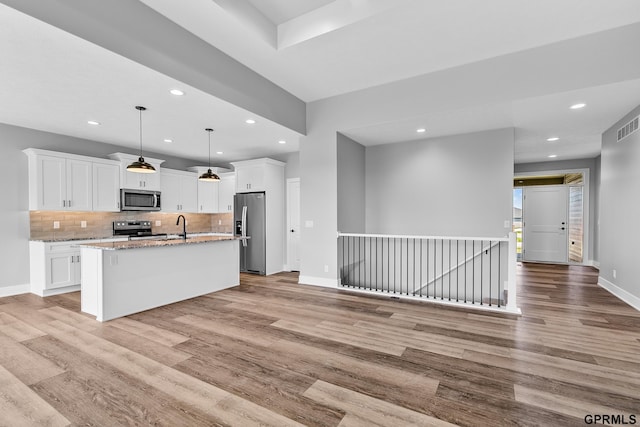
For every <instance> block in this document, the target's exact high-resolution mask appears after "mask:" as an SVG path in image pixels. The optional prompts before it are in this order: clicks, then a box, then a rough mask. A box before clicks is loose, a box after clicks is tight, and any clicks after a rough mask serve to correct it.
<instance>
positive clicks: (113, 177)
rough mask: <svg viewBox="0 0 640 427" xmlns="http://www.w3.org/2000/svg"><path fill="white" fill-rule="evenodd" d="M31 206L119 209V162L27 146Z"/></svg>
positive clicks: (65, 208) (77, 209)
mask: <svg viewBox="0 0 640 427" xmlns="http://www.w3.org/2000/svg"><path fill="white" fill-rule="evenodd" d="M24 153H25V154H26V155H27V156H28V157H29V209H30V210H69V211H118V210H120V207H119V205H118V201H119V197H120V178H119V177H120V175H119V173H120V167H119V163H118V162H114V161H111V160H106V159H98V158H93V157H87V156H78V155H75V154H66V153H58V152H55V151H48V150H39V149H34V148H28V149H26V150H24Z"/></svg>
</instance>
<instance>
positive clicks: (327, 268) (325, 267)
mask: <svg viewBox="0 0 640 427" xmlns="http://www.w3.org/2000/svg"><path fill="white" fill-rule="evenodd" d="M324 272H325V273H328V272H329V266H328V265H325V266H324Z"/></svg>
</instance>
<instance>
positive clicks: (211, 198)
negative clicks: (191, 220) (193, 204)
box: [198, 181, 220, 213]
mask: <svg viewBox="0 0 640 427" xmlns="http://www.w3.org/2000/svg"><path fill="white" fill-rule="evenodd" d="M219 191H220V182H213V181H198V213H216V212H218V192H219Z"/></svg>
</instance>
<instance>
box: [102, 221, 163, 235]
mask: <svg viewBox="0 0 640 427" xmlns="http://www.w3.org/2000/svg"><path fill="white" fill-rule="evenodd" d="M113 235H114V236H129V240H144V239H166V238H167V234H166V233H158V234H154V233H153V231H152V230H151V221H138V220H120V221H113Z"/></svg>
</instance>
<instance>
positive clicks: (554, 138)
mask: <svg viewBox="0 0 640 427" xmlns="http://www.w3.org/2000/svg"><path fill="white" fill-rule="evenodd" d="M559 139H560V138H558V137H557V136H552V137H551V138H547V141H549V142H553V141H557V140H559Z"/></svg>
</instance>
